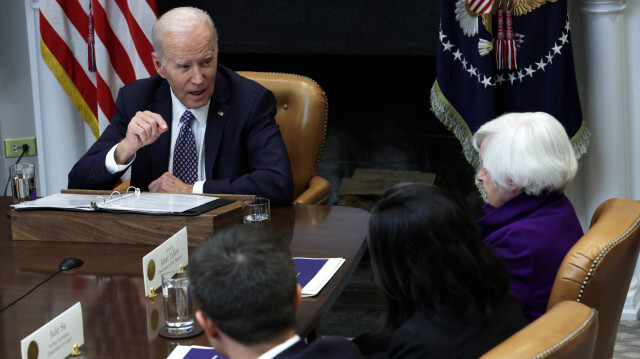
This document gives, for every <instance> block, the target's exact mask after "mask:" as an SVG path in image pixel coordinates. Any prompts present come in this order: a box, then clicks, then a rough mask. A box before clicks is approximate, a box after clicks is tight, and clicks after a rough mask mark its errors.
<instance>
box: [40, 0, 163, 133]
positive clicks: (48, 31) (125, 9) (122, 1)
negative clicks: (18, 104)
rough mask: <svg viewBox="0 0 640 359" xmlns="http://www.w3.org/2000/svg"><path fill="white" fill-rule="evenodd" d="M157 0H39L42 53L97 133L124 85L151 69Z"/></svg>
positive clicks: (150, 72)
mask: <svg viewBox="0 0 640 359" xmlns="http://www.w3.org/2000/svg"><path fill="white" fill-rule="evenodd" d="M157 13H158V11H157V7H156V2H155V0H139V1H127V0H40V50H41V52H42V58H43V60H44V62H45V63H46V64H47V66H48V67H49V69H50V70H51V72H53V74H54V75H55V77H56V78H57V79H58V82H60V85H62V88H63V89H64V90H65V92H66V93H67V95H69V97H70V98H71V101H72V102H73V104H74V105H75V107H76V108H77V109H78V111H79V112H80V115H81V116H82V118H83V119H84V120H85V121H86V122H87V124H88V125H89V127H90V128H91V131H92V132H93V134H94V135H95V136H96V138H97V137H98V136H99V135H100V132H101V130H102V129H104V128H105V127H106V126H107V125H108V123H109V120H110V119H111V117H112V116H113V115H114V114H115V111H116V107H115V98H116V96H117V94H118V90H119V89H120V87H122V86H123V85H125V84H127V83H129V82H131V81H134V80H136V79H139V78H145V77H149V76H150V75H152V74H154V73H155V72H156V71H155V68H154V66H153V61H152V60H151V52H152V51H153V46H152V45H151V28H152V27H153V24H154V23H155V21H156V19H157V17H158V15H157Z"/></svg>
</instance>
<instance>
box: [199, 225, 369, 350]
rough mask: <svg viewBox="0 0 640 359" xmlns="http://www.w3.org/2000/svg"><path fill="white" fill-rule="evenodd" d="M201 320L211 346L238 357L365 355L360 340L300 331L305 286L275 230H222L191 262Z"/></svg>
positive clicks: (210, 238)
mask: <svg viewBox="0 0 640 359" xmlns="http://www.w3.org/2000/svg"><path fill="white" fill-rule="evenodd" d="M189 275H190V280H191V293H192V294H193V296H194V298H195V300H196V303H197V304H198V308H199V309H198V310H197V311H196V320H197V321H198V323H199V324H200V326H201V327H202V328H203V329H204V332H205V333H206V335H207V337H208V339H209V342H210V343H211V345H212V346H213V347H214V348H215V349H216V351H218V352H219V353H221V354H222V355H225V356H227V357H229V358H231V359H238V358H259V359H267V358H278V359H283V358H338V359H340V358H345V359H347V358H361V357H362V356H361V353H360V351H359V350H358V348H357V347H356V345H355V344H353V343H352V342H350V341H349V340H347V339H345V338H341V337H335V336H327V337H322V338H319V339H316V340H314V341H312V342H311V343H309V344H307V343H306V342H305V340H303V339H301V338H300V337H299V336H298V335H297V334H296V317H295V313H296V310H297V308H298V305H299V304H300V296H301V290H302V289H301V287H300V285H299V284H298V283H297V280H296V271H295V266H294V264H293V260H292V258H291V254H290V253H289V250H288V248H287V245H286V244H285V243H284V241H283V240H282V239H281V238H280V237H279V236H278V234H276V233H275V232H273V231H272V230H270V229H265V228H264V227H254V226H251V225H235V226H231V227H227V228H224V229H222V230H220V231H216V233H215V234H213V235H212V236H210V237H209V238H207V239H206V240H205V241H204V242H202V243H201V244H200V245H198V247H197V248H196V250H195V251H194V253H193V254H192V255H191V258H190V260H189Z"/></svg>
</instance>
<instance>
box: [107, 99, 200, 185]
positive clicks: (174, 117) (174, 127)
mask: <svg viewBox="0 0 640 359" xmlns="http://www.w3.org/2000/svg"><path fill="white" fill-rule="evenodd" d="M210 104H211V100H209V102H207V104H206V105H204V106H202V107H199V108H196V109H188V110H189V111H191V113H192V114H193V116H194V117H195V118H196V121H191V123H190V124H189V126H190V127H191V131H193V136H194V137H195V139H196V149H197V150H198V181H196V183H194V184H193V193H203V191H204V181H205V180H206V178H207V175H206V173H205V163H204V146H205V144H204V134H205V131H206V129H207V115H208V114H209V105H210ZM186 110H187V108H186V107H185V106H184V105H183V104H182V102H180V101H179V100H178V98H177V97H176V95H175V94H174V93H173V90H171V144H170V145H169V167H168V168H169V172H171V173H173V150H174V147H175V144H176V139H177V138H178V132H179V131H180V125H181V123H180V117H182V114H183V113H184V112H185V111H186ZM116 147H118V144H116V145H115V146H113V147H112V148H111V150H110V151H109V153H107V158H106V160H105V166H106V168H107V171H109V173H116V172H120V171H123V170H125V169H127V168H128V167H129V166H131V164H132V163H133V161H134V160H135V159H136V155H135V154H134V155H133V157H131V159H130V160H129V162H127V163H125V164H124V165H119V164H117V163H116V158H115V151H116Z"/></svg>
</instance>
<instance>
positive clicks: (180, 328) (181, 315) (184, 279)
mask: <svg viewBox="0 0 640 359" xmlns="http://www.w3.org/2000/svg"><path fill="white" fill-rule="evenodd" d="M162 296H163V297H164V322H165V325H166V326H167V332H168V333H169V334H174V335H175V334H185V333H190V332H191V331H193V329H194V326H193V320H194V306H193V298H191V294H190V293H189V275H188V273H187V271H181V272H168V273H164V274H162Z"/></svg>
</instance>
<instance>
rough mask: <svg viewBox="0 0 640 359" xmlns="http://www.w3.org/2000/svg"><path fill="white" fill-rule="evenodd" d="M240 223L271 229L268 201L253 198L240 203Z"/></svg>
mask: <svg viewBox="0 0 640 359" xmlns="http://www.w3.org/2000/svg"><path fill="white" fill-rule="evenodd" d="M242 223H245V224H256V225H260V226H265V227H271V204H270V202H269V199H268V198H264V197H255V198H250V199H245V200H244V201H242Z"/></svg>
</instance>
